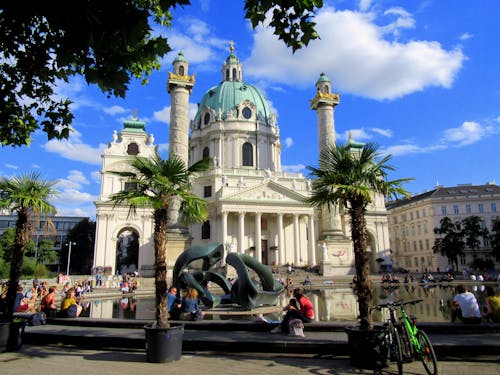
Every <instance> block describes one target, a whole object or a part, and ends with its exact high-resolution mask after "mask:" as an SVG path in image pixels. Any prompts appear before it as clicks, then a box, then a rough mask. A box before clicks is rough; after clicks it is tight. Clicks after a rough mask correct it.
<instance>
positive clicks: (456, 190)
mask: <svg viewBox="0 0 500 375" xmlns="http://www.w3.org/2000/svg"><path fill="white" fill-rule="evenodd" d="M497 207H499V208H500V187H499V186H497V185H495V184H494V183H488V184H486V185H471V184H461V185H458V186H455V187H444V186H437V187H436V188H435V189H433V190H431V191H427V192H424V193H422V194H417V195H414V196H412V197H411V198H408V199H402V200H398V201H395V202H392V203H389V204H388V205H387V210H388V213H389V238H390V244H391V251H392V259H393V267H394V268H395V269H398V268H405V269H408V270H410V271H412V272H424V271H426V270H428V271H433V272H436V271H438V270H439V271H446V270H447V269H448V268H449V267H450V264H449V261H448V259H447V258H446V257H443V256H441V254H434V252H433V250H432V247H433V246H434V241H435V240H436V238H437V236H438V235H436V234H435V233H434V228H437V227H439V226H440V221H441V219H442V218H444V217H449V218H450V219H451V220H452V221H453V222H455V221H462V220H463V219H465V218H466V217H469V216H478V217H480V218H481V225H482V226H483V227H486V228H488V230H490V229H491V227H492V223H493V221H494V220H495V218H496V217H497V216H500V213H499V212H497ZM490 252H491V248H490V247H489V244H488V241H484V240H481V245H480V247H479V249H477V251H476V253H475V254H476V256H477V257H478V258H481V259H492V260H494V258H491V257H490ZM472 260H473V256H472V250H471V249H468V248H466V249H465V257H464V258H462V259H461V260H460V261H459V264H458V267H459V271H461V270H463V269H464V268H466V269H470V268H471V267H470V265H471V263H472Z"/></svg>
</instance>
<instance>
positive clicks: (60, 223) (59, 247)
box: [0, 210, 89, 272]
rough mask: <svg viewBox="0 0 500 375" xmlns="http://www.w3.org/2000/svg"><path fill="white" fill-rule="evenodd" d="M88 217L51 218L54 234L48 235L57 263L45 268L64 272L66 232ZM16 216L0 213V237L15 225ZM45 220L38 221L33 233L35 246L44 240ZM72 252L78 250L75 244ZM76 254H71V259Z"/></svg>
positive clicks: (5, 212)
mask: <svg viewBox="0 0 500 375" xmlns="http://www.w3.org/2000/svg"><path fill="white" fill-rule="evenodd" d="M88 219H89V218H88V217H80V216H51V220H52V222H53V224H54V227H55V230H56V233H55V234H54V235H50V239H51V240H53V241H54V250H56V251H57V252H58V253H59V261H58V263H56V264H47V266H48V267H49V268H50V269H51V270H53V271H59V270H60V271H63V272H66V269H67V267H66V263H67V256H68V250H69V246H68V245H69V244H68V232H69V231H70V230H71V229H73V228H74V227H75V226H76V225H77V224H78V223H80V222H81V221H82V220H88ZM16 221H17V215H15V214H11V213H9V212H8V211H7V210H1V211H0V235H2V233H3V232H5V230H6V229H7V228H13V227H15V225H16ZM44 227H45V220H43V219H40V221H39V222H38V223H37V226H36V229H35V233H34V238H33V240H34V242H35V246H37V245H38V243H39V242H40V241H42V240H43V239H44V238H45V239H46V238H47V236H46V233H44ZM72 245H73V252H75V251H77V249H79V247H78V245H79V244H76V243H72ZM75 255H76V254H72V259H73V258H74V257H75ZM75 266H76V265H75Z"/></svg>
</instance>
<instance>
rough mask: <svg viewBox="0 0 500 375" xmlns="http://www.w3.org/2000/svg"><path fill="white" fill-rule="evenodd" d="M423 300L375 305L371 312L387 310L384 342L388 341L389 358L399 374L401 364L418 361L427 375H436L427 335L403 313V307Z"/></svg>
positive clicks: (400, 372)
mask: <svg viewBox="0 0 500 375" xmlns="http://www.w3.org/2000/svg"><path fill="white" fill-rule="evenodd" d="M422 301H423V300H421V299H417V300H412V301H406V302H387V303H383V304H380V305H377V306H375V307H373V308H372V310H381V309H383V308H387V309H388V310H389V319H388V322H387V325H386V332H388V334H387V335H386V341H388V347H389V357H390V359H391V360H393V361H396V362H397V364H398V372H399V374H400V375H401V374H403V362H411V361H413V360H414V359H415V360H420V361H421V362H422V364H423V365H424V368H425V371H427V373H428V374H429V375H437V373H438V367H437V359H436V354H435V352H434V348H433V347H432V344H431V341H430V340H429V337H428V336H427V334H426V333H425V332H424V331H422V330H419V329H418V328H417V326H416V323H415V320H414V319H411V318H410V317H409V316H408V315H407V314H406V311H405V308H404V306H405V305H415V304H417V303H419V302H422ZM397 309H399V310H400V314H401V318H400V321H398V319H397V318H396V310H397Z"/></svg>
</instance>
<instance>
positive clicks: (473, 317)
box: [451, 285, 482, 324]
mask: <svg viewBox="0 0 500 375" xmlns="http://www.w3.org/2000/svg"><path fill="white" fill-rule="evenodd" d="M456 291H457V294H456V295H455V297H453V301H452V302H451V321H452V322H455V320H456V319H457V318H458V319H460V320H461V321H462V322H463V323H467V324H476V323H481V318H482V317H481V310H480V309H479V304H478V303H477V299H476V296H475V295H474V294H472V293H471V292H469V291H468V290H467V289H465V287H464V286H463V285H457V288H456Z"/></svg>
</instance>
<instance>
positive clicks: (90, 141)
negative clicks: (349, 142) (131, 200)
mask: <svg viewBox="0 0 500 375" xmlns="http://www.w3.org/2000/svg"><path fill="white" fill-rule="evenodd" d="M498 14H500V2H498V1H496V0H480V1H477V2H471V1H466V0H453V1H451V0H422V1H418V0H408V1H392V0H360V1H354V0H353V1H349V0H331V1H325V6H324V8H323V9H321V10H320V11H319V12H318V14H317V17H316V22H317V31H318V33H319V34H320V36H321V40H317V41H313V42H311V43H310V45H309V47H308V48H306V49H304V50H300V51H298V52H296V53H295V54H292V53H291V50H288V49H286V47H285V46H284V44H283V43H282V42H280V41H278V40H277V38H276V37H274V36H273V35H272V33H271V32H270V30H268V29H266V28H259V29H257V30H252V28H251V27H250V24H249V22H248V21H246V20H245V19H244V17H243V1H221V0H199V1H198V0H194V1H192V6H189V7H185V8H183V9H182V8H179V9H177V10H176V11H175V13H174V22H173V26H172V28H171V29H168V30H160V29H159V28H158V29H157V30H156V32H158V33H162V34H164V35H166V36H167V37H168V39H169V42H170V45H171V47H172V49H173V51H172V53H170V54H168V55H167V56H165V58H164V60H163V65H162V68H161V70H160V71H157V72H154V73H153V74H152V75H151V77H150V83H149V84H148V85H146V86H141V85H140V83H139V82H133V83H132V84H131V85H130V90H129V92H128V94H127V98H126V99H116V98H111V99H108V98H106V96H105V95H103V94H102V93H101V92H100V91H99V90H98V89H97V88H96V87H93V86H88V85H87V84H86V83H85V81H84V80H83V79H81V78H80V77H75V78H74V79H72V80H71V81H70V83H68V84H60V85H58V87H57V92H58V94H59V95H61V96H65V97H66V96H67V97H69V98H70V99H71V100H72V101H73V102H74V105H73V111H74V114H75V120H74V123H73V128H74V132H73V133H72V134H71V136H70V138H69V140H67V141H47V138H46V135H45V134H44V133H41V132H39V133H38V132H37V133H36V134H35V135H34V137H33V141H32V143H31V145H30V146H29V147H21V148H15V149H14V148H10V147H3V148H1V149H0V175H1V176H7V177H8V176H12V175H16V174H20V173H24V172H29V171H33V170H36V171H39V172H40V173H41V175H42V176H43V177H44V178H46V179H50V180H57V181H58V182H57V185H56V187H57V189H58V190H59V191H60V194H59V195H58V198H57V199H56V200H55V201H54V204H55V205H56V207H57V208H58V213H59V214H60V215H76V216H90V217H91V218H95V206H94V203H93V202H94V201H95V200H96V199H97V198H98V195H99V189H100V176H99V170H100V167H101V157H100V155H101V154H102V151H103V150H104V148H105V147H106V145H107V143H108V142H110V141H111V139H112V138H111V137H112V134H113V130H118V131H119V130H120V129H122V127H123V121H124V120H125V119H128V118H131V116H132V114H133V112H134V111H135V110H137V113H138V117H139V118H140V119H141V120H143V121H145V122H146V130H147V132H148V133H153V134H154V136H155V143H156V144H158V145H159V147H160V151H161V154H162V155H163V156H166V155H167V150H168V129H169V113H170V97H169V95H168V94H167V91H166V82H167V78H168V73H167V72H168V71H169V70H171V62H172V61H173V59H174V58H175V55H176V54H177V52H179V51H182V52H183V53H184V55H185V56H186V58H187V59H188V60H189V61H190V71H189V73H190V74H195V77H196V83H195V87H194V89H193V93H192V96H191V116H192V117H193V116H194V113H195V111H196V105H197V104H196V103H198V102H199V101H200V100H201V97H202V96H203V94H204V93H205V92H206V90H207V89H209V88H210V87H211V86H213V85H217V84H218V83H219V82H220V81H221V66H222V63H223V61H224V60H225V58H226V57H227V55H228V53H229V41H230V40H233V41H234V42H235V53H236V55H237V56H238V57H239V59H240V61H241V62H242V64H243V80H244V81H245V82H247V83H250V84H253V85H255V86H257V87H258V88H260V89H261V90H262V92H263V93H264V94H265V95H266V97H267V98H268V100H269V101H270V104H271V107H272V109H273V110H274V111H275V112H276V113H277V116H278V125H279V127H280V134H281V141H282V144H283V151H282V164H283V169H286V170H290V171H301V172H303V173H305V174H306V173H307V172H306V170H305V166H307V165H316V164H317V159H318V152H317V123H316V113H315V112H314V111H312V110H311V109H310V107H309V100H311V99H312V98H313V97H314V95H315V90H316V89H315V86H314V85H315V83H316V80H317V78H318V77H319V75H320V73H321V72H325V73H326V74H327V76H328V77H329V78H330V80H331V81H332V83H333V91H334V92H338V93H339V94H340V104H339V105H338V106H337V107H336V109H335V127H336V132H337V140H338V141H344V142H345V140H346V139H347V134H348V132H351V133H352V135H353V138H354V139H355V140H356V141H361V142H376V143H377V144H379V146H380V149H381V151H383V152H386V153H390V154H392V155H393V159H392V164H393V165H394V166H395V167H396V171H395V172H394V173H393V174H392V175H391V176H390V177H391V178H401V177H413V178H415V180H414V181H412V182H411V183H408V184H407V185H406V187H407V189H408V190H409V191H411V192H412V193H421V192H424V191H425V190H429V189H432V188H433V187H435V186H436V184H437V183H439V184H440V185H444V186H455V185H457V184H461V183H472V184H484V183H487V182H495V183H497V182H498V181H499V180H500V172H499V170H500V169H499V167H498V164H499V163H498V162H499V161H500V157H499V156H498V151H497V149H498V145H499V140H500V68H499V67H500V49H499V48H498V45H499V41H498V37H499V35H500V22H498Z"/></svg>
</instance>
